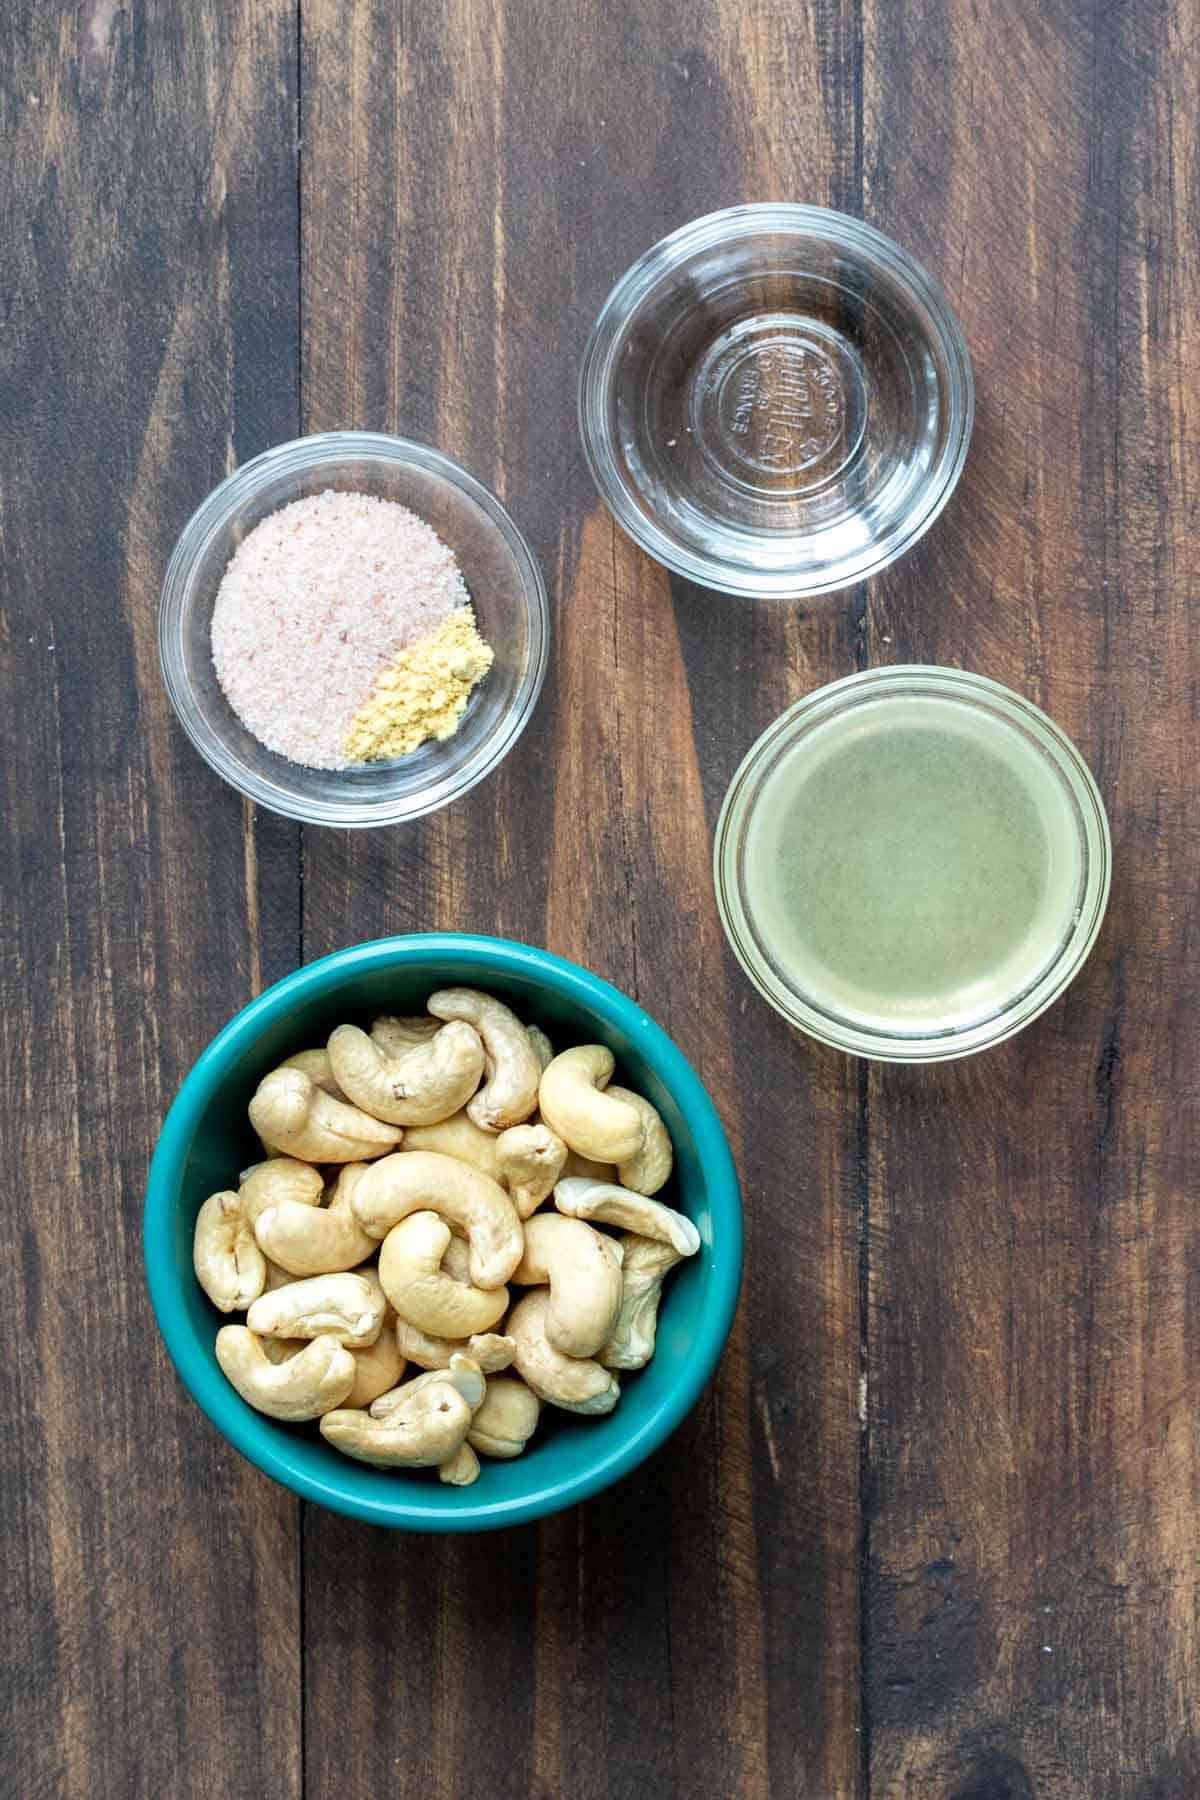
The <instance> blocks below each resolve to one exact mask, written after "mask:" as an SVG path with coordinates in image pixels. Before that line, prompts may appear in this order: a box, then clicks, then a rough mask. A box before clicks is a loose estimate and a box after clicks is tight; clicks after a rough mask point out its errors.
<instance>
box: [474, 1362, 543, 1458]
mask: <svg viewBox="0 0 1200 1800" xmlns="http://www.w3.org/2000/svg"><path fill="white" fill-rule="evenodd" d="M541 1413H542V1403H541V1401H540V1400H539V1399H538V1397H537V1395H536V1394H535V1393H534V1392H533V1390H532V1389H531V1388H527V1387H526V1386H525V1383H524V1382H523V1381H519V1380H518V1379H517V1377H516V1376H515V1375H501V1376H493V1377H492V1378H491V1380H489V1382H488V1384H487V1393H486V1394H485V1395H484V1398H483V1405H482V1406H481V1407H480V1408H479V1411H478V1412H477V1413H476V1414H475V1417H474V1418H473V1419H472V1420H471V1429H470V1431H468V1433H467V1442H468V1444H469V1445H470V1446H471V1448H472V1450H479V1451H481V1452H482V1453H483V1455H484V1456H495V1457H502V1458H504V1460H506V1461H507V1460H509V1459H510V1458H512V1457H514V1456H520V1454H521V1452H522V1450H524V1448H525V1446H526V1444H527V1443H528V1442H529V1440H530V1438H531V1437H532V1436H533V1434H534V1432H535V1431H536V1429H537V1422H538V1420H539V1418H540V1417H541Z"/></svg>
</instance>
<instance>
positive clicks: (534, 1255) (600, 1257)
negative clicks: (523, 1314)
mask: <svg viewBox="0 0 1200 1800" xmlns="http://www.w3.org/2000/svg"><path fill="white" fill-rule="evenodd" d="M513 1280H514V1281H515V1282H518V1283H519V1284H520V1285H521V1286H523V1287H540V1286H541V1285H542V1283H543V1282H548V1283H549V1285H550V1297H549V1304H548V1305H547V1307H546V1314H545V1331H546V1338H547V1341H548V1342H549V1344H550V1345H551V1347H552V1348H553V1349H555V1350H558V1351H561V1352H562V1354H563V1355H564V1356H575V1357H585V1356H594V1355H595V1354H596V1352H597V1350H600V1349H602V1348H603V1346H604V1345H605V1344H607V1342H608V1340H609V1338H610V1337H611V1336H612V1334H613V1327H614V1326H615V1325H616V1322H617V1313H618V1311H619V1310H620V1306H621V1293H622V1287H621V1258H620V1256H619V1255H618V1254H617V1246H616V1245H615V1244H614V1243H613V1241H612V1239H611V1238H606V1237H603V1236H602V1235H601V1233H600V1232H598V1231H593V1230H592V1227H591V1226H590V1225H585V1224H584V1223H583V1221H582V1219H566V1218H564V1217H563V1215H562V1214H561V1213H537V1214H536V1215H535V1216H534V1217H533V1218H532V1219H527V1220H526V1221H525V1254H524V1256H523V1257H522V1258H521V1260H520V1262H519V1263H518V1264H517V1266H516V1269H515V1270H514V1271H513Z"/></svg>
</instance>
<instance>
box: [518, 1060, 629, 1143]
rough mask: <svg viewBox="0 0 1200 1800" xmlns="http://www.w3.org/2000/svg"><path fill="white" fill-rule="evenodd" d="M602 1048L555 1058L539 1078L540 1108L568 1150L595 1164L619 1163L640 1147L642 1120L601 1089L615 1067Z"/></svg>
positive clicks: (625, 1105) (625, 1102)
mask: <svg viewBox="0 0 1200 1800" xmlns="http://www.w3.org/2000/svg"><path fill="white" fill-rule="evenodd" d="M615 1066H616V1065H615V1063H614V1060H613V1053H612V1051H611V1050H608V1049H606V1048H605V1047H604V1045H603V1044H577V1045H576V1046H575V1048H574V1049H573V1050H564V1051H563V1052H562V1054H561V1055H559V1056H556V1057H555V1059H554V1061H553V1062H552V1063H551V1064H550V1067H549V1068H548V1069H547V1070H546V1073H545V1074H544V1075H543V1076H542V1082H541V1087H540V1088H539V1090H538V1105H539V1107H540V1109H541V1114H542V1117H543V1119H544V1120H545V1121H546V1123H547V1125H549V1127H550V1129H551V1131H557V1133H558V1135H559V1137H560V1138H562V1140H563V1142H564V1143H565V1144H566V1146H567V1148H568V1150H575V1151H578V1153H579V1155H580V1156H590V1157H592V1158H594V1159H595V1160H596V1161H597V1162H609V1163H619V1162H623V1161H624V1160H625V1158H626V1157H627V1156H633V1155H635V1154H636V1152H637V1151H638V1150H640V1149H641V1146H642V1117H641V1114H640V1113H639V1112H637V1111H636V1110H635V1109H634V1108H633V1107H632V1106H630V1105H629V1103H628V1101H626V1100H614V1099H612V1098H611V1097H610V1096H609V1095H608V1094H606V1093H604V1092H603V1089H604V1088H606V1087H607V1086H608V1083H609V1081H610V1079H611V1077H612V1072H613V1069H614V1067H615Z"/></svg>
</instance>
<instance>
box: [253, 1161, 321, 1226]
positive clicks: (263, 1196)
mask: <svg viewBox="0 0 1200 1800" xmlns="http://www.w3.org/2000/svg"><path fill="white" fill-rule="evenodd" d="M324 1192H325V1183H324V1181H323V1180H322V1178H321V1171H320V1170H319V1169H314V1168H313V1166H312V1164H311V1163H306V1162H297V1160H296V1158H295V1157H293V1156H272V1157H269V1158H268V1160H267V1161H266V1162H260V1163H254V1164H252V1165H251V1167H250V1168H248V1169H243V1170H242V1172H241V1174H240V1175H239V1176H238V1198H239V1199H240V1200H241V1203H242V1211H243V1212H244V1213H245V1215H246V1217H247V1219H248V1220H249V1221H250V1223H251V1225H257V1224H258V1216H259V1214H260V1213H262V1212H265V1211H266V1209H267V1207H268V1206H278V1205H280V1203H281V1202H283V1201H285V1200H286V1201H288V1202H289V1203H290V1204H292V1205H295V1206H320V1204H321V1196H322V1194H323V1193H324Z"/></svg>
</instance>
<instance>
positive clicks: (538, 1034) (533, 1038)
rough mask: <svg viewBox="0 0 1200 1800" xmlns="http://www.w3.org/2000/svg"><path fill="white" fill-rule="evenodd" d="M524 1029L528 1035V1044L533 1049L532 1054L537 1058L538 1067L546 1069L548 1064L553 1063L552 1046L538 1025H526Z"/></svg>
mask: <svg viewBox="0 0 1200 1800" xmlns="http://www.w3.org/2000/svg"><path fill="white" fill-rule="evenodd" d="M525 1029H526V1031H527V1032H528V1033H529V1042H530V1044H531V1045H532V1047H533V1054H534V1055H535V1056H536V1057H537V1059H538V1063H539V1065H540V1067H541V1068H542V1069H543V1070H545V1069H548V1068H549V1067H550V1064H551V1063H552V1062H553V1061H554V1045H553V1044H552V1043H551V1042H550V1039H549V1038H548V1037H547V1036H546V1034H545V1032H544V1031H543V1030H542V1028H541V1026H540V1025H527V1026H526V1027H525Z"/></svg>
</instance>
